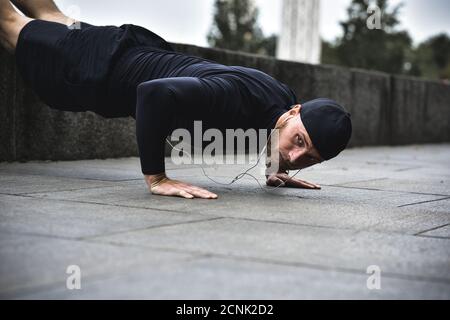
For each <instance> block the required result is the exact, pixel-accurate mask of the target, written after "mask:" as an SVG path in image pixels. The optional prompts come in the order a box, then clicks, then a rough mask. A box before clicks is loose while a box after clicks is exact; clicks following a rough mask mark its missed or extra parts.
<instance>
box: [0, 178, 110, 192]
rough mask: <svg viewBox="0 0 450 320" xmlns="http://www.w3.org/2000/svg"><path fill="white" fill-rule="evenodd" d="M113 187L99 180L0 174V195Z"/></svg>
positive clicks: (108, 182)
mask: <svg viewBox="0 0 450 320" xmlns="http://www.w3.org/2000/svg"><path fill="white" fill-rule="evenodd" d="M114 185H115V184H114V183H113V182H110V181H100V180H87V179H74V178H66V177H49V176H39V175H17V174H3V173H2V174H0V194H2V193H3V194H29V193H38V192H54V191H61V190H76V189H92V188H99V187H109V186H114Z"/></svg>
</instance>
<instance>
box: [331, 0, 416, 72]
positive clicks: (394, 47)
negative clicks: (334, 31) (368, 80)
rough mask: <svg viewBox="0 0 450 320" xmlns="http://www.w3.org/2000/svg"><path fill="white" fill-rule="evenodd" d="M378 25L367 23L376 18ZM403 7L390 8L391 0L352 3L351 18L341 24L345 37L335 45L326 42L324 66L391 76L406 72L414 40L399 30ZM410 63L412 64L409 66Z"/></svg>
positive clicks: (368, 0) (349, 15)
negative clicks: (391, 74) (378, 72)
mask: <svg viewBox="0 0 450 320" xmlns="http://www.w3.org/2000/svg"><path fill="white" fill-rule="evenodd" d="M374 6H376V7H377V8H379V11H375V12H379V14H380V15H379V16H378V17H379V21H378V22H379V25H378V26H376V28H369V27H368V21H372V20H373V19H377V16H376V15H375V14H376V13H375V12H374V11H371V12H368V8H373V7H374ZM401 6H402V5H401V4H400V5H398V6H396V7H394V8H393V9H389V5H388V0H352V2H351V4H350V6H349V8H348V9H347V13H348V19H347V20H346V21H343V22H341V26H342V29H343V36H342V37H341V38H338V39H337V40H336V41H335V42H334V43H328V42H326V41H324V43H323V49H324V50H323V55H322V62H323V63H332V64H339V65H344V66H348V67H357V68H364V69H369V70H370V69H372V70H379V71H384V72H389V73H407V72H408V71H409V70H410V68H406V69H405V66H409V65H410V63H409V61H408V60H407V58H408V56H409V55H410V52H411V46H412V40H411V37H410V36H409V34H408V32H406V31H398V30H397V27H398V25H399V20H398V15H399V11H400V9H401ZM408 63H409V64H408Z"/></svg>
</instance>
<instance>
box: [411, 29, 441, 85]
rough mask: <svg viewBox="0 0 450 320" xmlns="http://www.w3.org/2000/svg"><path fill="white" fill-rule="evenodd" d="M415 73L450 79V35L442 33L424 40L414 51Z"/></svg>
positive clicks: (433, 77)
mask: <svg viewBox="0 0 450 320" xmlns="http://www.w3.org/2000/svg"><path fill="white" fill-rule="evenodd" d="M413 59H414V61H413V65H414V66H415V68H416V70H415V71H416V72H415V73H414V75H419V76H423V77H427V78H432V79H450V37H449V36H448V35H447V34H445V33H441V34H438V35H435V36H433V37H431V38H429V39H428V40H426V41H424V42H422V43H421V44H420V45H419V46H418V47H417V49H416V50H415V51H414V58H413Z"/></svg>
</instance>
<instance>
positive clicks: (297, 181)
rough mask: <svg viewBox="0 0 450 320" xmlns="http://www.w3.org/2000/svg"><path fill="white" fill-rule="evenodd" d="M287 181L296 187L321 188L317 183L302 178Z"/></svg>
mask: <svg viewBox="0 0 450 320" xmlns="http://www.w3.org/2000/svg"><path fill="white" fill-rule="evenodd" d="M287 183H288V184H289V185H290V186H292V187H296V188H305V189H320V186H318V185H315V184H313V183H310V182H307V181H303V180H300V179H291V180H289V181H287Z"/></svg>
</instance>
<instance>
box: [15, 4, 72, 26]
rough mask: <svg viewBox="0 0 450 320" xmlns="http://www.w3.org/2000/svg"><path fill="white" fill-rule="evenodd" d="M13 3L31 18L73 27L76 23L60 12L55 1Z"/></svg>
mask: <svg viewBox="0 0 450 320" xmlns="http://www.w3.org/2000/svg"><path fill="white" fill-rule="evenodd" d="M11 2H12V3H13V4H14V5H15V6H16V7H17V8H18V9H19V10H20V11H22V12H23V14H25V15H26V16H28V17H30V18H35V19H39V20H46V21H53V22H59V23H63V24H65V25H71V24H72V23H74V22H75V19H72V18H70V17H68V16H66V15H65V14H64V13H62V12H61V10H59V8H58V7H57V6H56V4H55V2H53V0H32V1H31V0H11Z"/></svg>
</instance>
